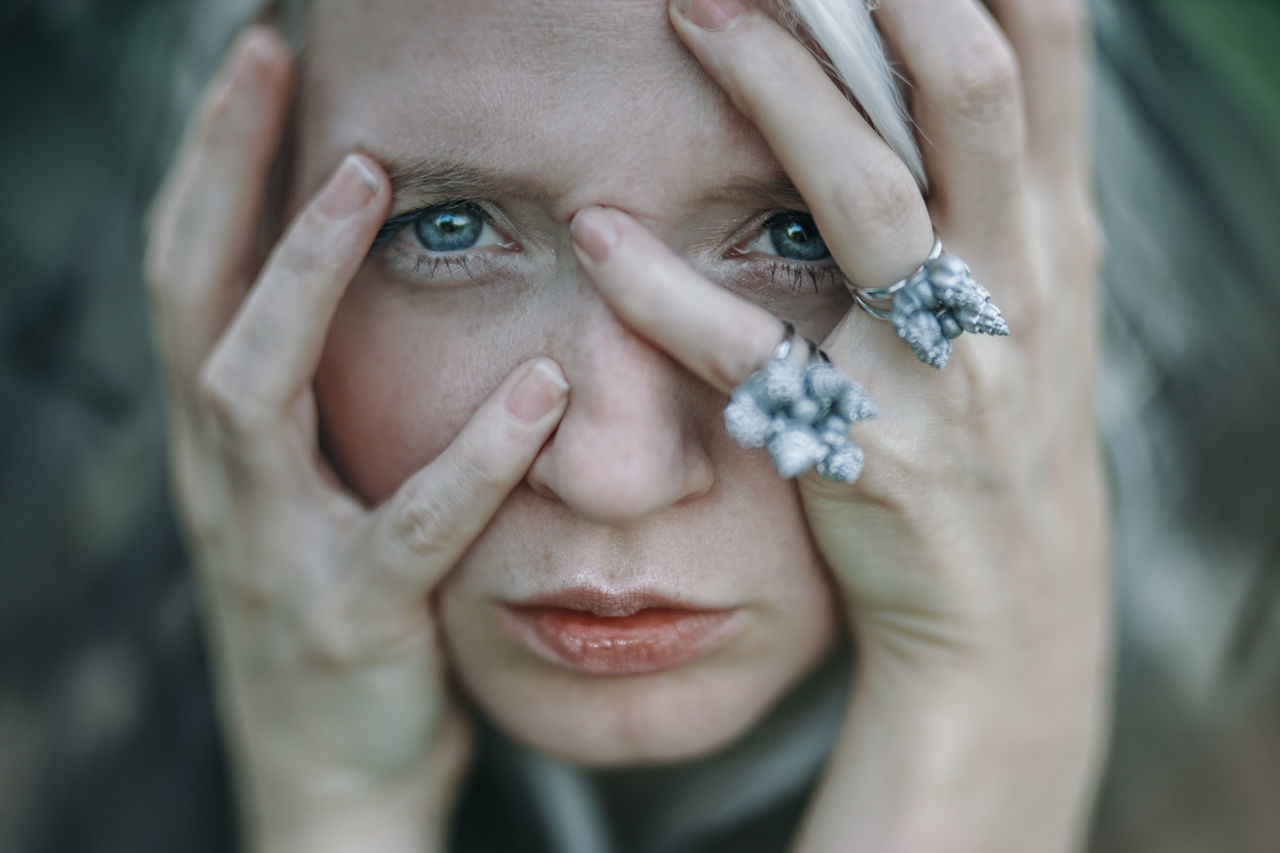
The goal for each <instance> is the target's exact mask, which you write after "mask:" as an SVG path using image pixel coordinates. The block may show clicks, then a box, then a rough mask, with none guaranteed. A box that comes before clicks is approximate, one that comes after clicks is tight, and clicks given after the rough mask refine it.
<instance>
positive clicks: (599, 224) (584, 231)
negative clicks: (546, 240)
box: [569, 207, 619, 263]
mask: <svg viewBox="0 0 1280 853" xmlns="http://www.w3.org/2000/svg"><path fill="white" fill-rule="evenodd" d="M609 219H610V217H609V214H608V213H606V212H605V211H604V210H603V209H602V208H599V207H584V208H583V209H582V210H579V211H578V212H577V213H575V214H574V215H573V221H572V222H570V223H569V234H570V235H572V237H573V242H574V244H575V245H576V246H577V247H578V248H579V249H581V250H582V251H584V252H586V253H587V257H589V258H591V260H593V261H595V262H596V263H601V262H602V261H604V259H605V258H607V257H609V252H611V251H613V247H614V246H616V245H618V236H619V235H618V228H617V226H616V225H614V224H613V223H612V222H610V221H609Z"/></svg>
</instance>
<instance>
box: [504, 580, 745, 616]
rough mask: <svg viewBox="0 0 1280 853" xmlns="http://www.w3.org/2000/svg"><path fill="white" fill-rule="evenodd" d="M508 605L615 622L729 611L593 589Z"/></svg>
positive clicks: (645, 593) (650, 595)
mask: <svg viewBox="0 0 1280 853" xmlns="http://www.w3.org/2000/svg"><path fill="white" fill-rule="evenodd" d="M507 604H508V606H510V607H562V608H564V609H566V610H581V611H583V612H584V613H590V614H592V615H594V616H604V617H613V618H618V617H623V616H630V615H632V614H633V613H639V612H640V611H641V610H648V609H650V608H662V609H664V610H690V611H695V610H702V611H708V610H724V609H727V608H722V607H704V606H699V605H697V604H691V603H689V602H687V601H681V600H679V599H677V598H672V597H671V596H669V595H663V594H662V593H659V592H653V591H650V590H607V589H601V588H599V587H591V586H576V587H572V588H570V589H564V590H560V591H558V592H550V593H546V594H543V595H538V596H534V597H533V598H526V599H523V600H521V601H511V602H507Z"/></svg>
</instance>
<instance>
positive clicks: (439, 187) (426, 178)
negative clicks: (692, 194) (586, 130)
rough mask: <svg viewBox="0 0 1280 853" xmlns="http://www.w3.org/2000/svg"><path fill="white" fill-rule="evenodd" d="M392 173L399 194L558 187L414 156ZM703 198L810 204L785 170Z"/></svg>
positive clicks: (472, 194)
mask: <svg viewBox="0 0 1280 853" xmlns="http://www.w3.org/2000/svg"><path fill="white" fill-rule="evenodd" d="M386 170H387V176H388V177H389V178H390V180H391V189H392V192H393V193H394V195H395V197H396V198H403V199H416V198H431V199H436V200H439V201H450V200H455V199H496V198H500V197H503V196H513V195H516V196H523V197H528V198H536V197H546V196H548V195H552V194H554V192H555V187H554V186H549V185H548V184H547V183H546V182H545V180H539V179H538V178H535V177H533V176H531V175H529V174H527V173H522V172H515V171H504V170H502V169H497V168H486V169H479V168H476V167H475V166H472V165H470V164H467V163H464V162H461V161H440V160H428V159H414V160H406V161H403V162H389V163H386ZM698 201H699V202H700V203H707V202H711V201H719V202H725V203H729V204H734V205H740V206H743V207H753V206H754V207H782V208H795V209H801V210H803V209H807V207H808V205H807V204H806V203H805V200H804V197H803V196H801V195H800V191H799V190H797V189H796V187H795V184H793V183H792V182H791V179H790V178H788V177H787V176H786V174H785V173H783V172H781V171H778V172H776V173H774V174H771V175H767V176H764V177H755V176H741V175H737V176H731V177H730V178H729V180H728V182H727V183H726V184H725V185H723V186H719V187H713V188H710V189H709V191H708V192H707V193H706V194H705V197H704V198H701V199H699V200H698Z"/></svg>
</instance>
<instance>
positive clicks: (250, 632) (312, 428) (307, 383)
mask: <svg viewBox="0 0 1280 853" xmlns="http://www.w3.org/2000/svg"><path fill="white" fill-rule="evenodd" d="M291 73H292V72H291V66H290V59H289V56H288V53H287V50H286V48H285V46H284V45H283V44H282V43H281V42H280V41H279V40H278V39H277V38H276V37H275V36H273V35H272V34H271V33H270V32H269V31H266V30H262V29H254V30H250V31H248V32H247V33H246V34H245V35H244V36H243V37H242V38H241V40H240V42H239V44H238V46H237V47H236V49H235V50H234V52H233V54H232V56H231V58H230V60H229V62H228V66H227V68H226V69H225V70H224V72H223V73H222V74H221V76H220V78H219V79H218V80H217V81H215V84H214V86H213V87H212V89H211V92H210V94H209V95H208V96H207V98H206V100H205V102H204V104H203V106H202V107H201V109H200V111H199V113H198V115H197V116H196V118H195V120H194V122H193V124H192V126H191V129H190V131H189V134H188V138H187V141H186V142H185V144H184V147H183V149H182V151H181V153H180V156H179V157H178V159H177V162H176V164H175V166H174V167H173V170H172V172H171V174H170V176H169V179H168V181H167V183H166V185H165V187H164V188H163V190H162V191H161V193H160V195H159V197H158V199H157V202H156V204H155V208H154V215H153V217H152V221H151V229H150V232H151V233H150V240H149V245H148V250H147V264H146V266H147V278H148V284H149V288H150V293H151V297H152V301H153V304H154V308H155V320H156V329H157V338H158V343H159V349H160V352H161V356H162V360H163V362H164V366H165V368H166V374H167V380H168V388H169V395H170V410H171V411H170V415H171V425H172V442H171V451H172V465H173V471H174V477H175V481H176V491H177V496H178V499H179V505H180V509H181V512H182V515H183V519H184V521H185V523H186V526H187V531H188V536H189V540H190V543H191V546H192V549H193V552H194V557H195V560H196V563H197V564H198V568H199V575H200V582H201V584H202V587H203V593H204V601H205V606H206V610H207V612H206V620H207V623H208V628H209V632H210V645H211V648H212V652H213V656H214V659H215V668H216V676H217V680H218V690H219V694H220V696H219V698H220V700H221V704H222V715H223V723H224V726H225V731H226V736H227V739H228V741H229V745H230V747H231V752H232V755H233V764H234V766H235V772H236V775H237V783H238V788H239V792H240V794H241V795H242V800H243V805H244V807H245V811H246V821H247V830H248V835H249V837H250V843H251V845H252V846H253V847H254V849H262V850H291V849H305V850H308V851H325V850H335V851H336V850H345V849H359V850H369V849H375V850H379V851H394V850H401V849H403V850H414V851H418V853H420V851H422V850H427V849H431V845H433V844H439V843H440V842H441V838H442V836H441V834H440V831H441V828H442V827H443V826H444V823H445V820H446V818H447V815H448V810H449V808H450V806H451V799H452V796H453V794H454V790H455V786H456V782H457V779H458V776H459V775H460V773H461V772H462V770H463V768H464V766H465V764H466V762H467V759H468V753H469V749H468V746H469V737H468V732H467V726H466V722H465V720H464V718H463V716H462V713H461V712H460V710H459V708H458V707H457V705H456V704H455V702H454V701H453V700H452V698H451V697H450V695H449V693H448V691H447V690H446V689H445V687H444V685H443V683H442V669H443V664H442V657H441V649H440V647H439V644H438V641H437V635H436V630H435V625H434V624H433V618H432V615H431V612H430V609H429V605H428V596H429V594H430V593H431V590H432V588H433V587H434V586H435V584H436V583H437V582H438V581H439V580H440V579H441V577H442V576H443V575H444V574H445V573H446V572H447V571H448V570H449V569H450V568H451V567H452V565H453V564H454V562H455V561H456V560H457V559H458V557H459V556H460V555H461V554H462V552H463V551H464V550H465V549H466V547H467V546H468V545H469V544H470V542H471V540H472V539H474V538H475V536H476V535H478V534H479V532H480V531H481V529H482V528H483V527H484V526H485V525H486V524H487V523H488V520H489V518H490V517H491V516H492V514H493V513H494V512H495V511H496V510H497V508H498V507H499V505H500V504H501V503H502V501H503V500H504V499H505V497H506V495H507V493H508V492H509V491H510V489H511V488H512V487H513V486H514V485H515V484H516V483H517V482H519V481H520V479H521V478H522V477H523V476H524V474H525V471H526V470H527V469H528V467H529V465H530V464H531V462H532V460H533V457H534V455H535V454H536V453H537V451H538V449H539V448H540V447H541V445H542V444H543V443H544V441H545V440H546V438H547V436H548V435H549V434H550V432H551V431H552V429H553V428H554V427H555V424H556V423H557V422H558V420H559V418H560V415H561V413H562V412H563V411H564V407H565V400H566V393H567V385H566V384H565V383H564V380H563V377H562V376H561V374H560V371H559V369H558V367H556V365H555V364H554V363H553V362H550V361H548V360H546V359H540V360H536V361H534V362H530V363H526V364H524V365H521V366H520V367H518V368H516V370H514V371H513V372H512V374H511V375H510V376H508V377H507V379H506V380H505V381H504V382H503V383H502V384H501V385H500V386H499V387H498V388H497V390H496V391H494V392H493V394H492V395H491V396H490V397H489V398H488V399H487V400H486V401H485V402H484V403H483V404H481V406H480V408H479V410H478V411H477V412H476V413H475V415H474V416H473V417H472V419H471V421H470V422H469V423H468V424H467V425H466V426H465V427H464V428H463V430H462V432H461V433H460V434H459V435H458V436H457V438H456V439H455V440H454V442H453V443H452V444H451V446H450V447H449V448H448V449H447V450H446V451H445V452H444V453H443V454H442V455H441V456H439V457H438V458H437V459H436V460H435V461H434V462H432V463H431V464H430V465H429V466H427V467H426V468H425V469H423V470H422V471H420V472H418V473H416V474H415V475H414V476H412V477H411V478H410V479H409V480H408V481H407V482H406V483H404V485H403V486H402V487H401V488H400V489H399V491H398V492H397V493H396V494H395V495H394V496H393V497H392V498H391V499H390V500H388V501H387V502H386V503H385V504H384V505H383V506H380V507H377V508H374V509H369V508H367V507H366V506H363V505H362V504H361V502H360V501H359V500H357V499H356V498H355V497H353V496H352V495H350V494H349V493H347V491H345V490H344V489H343V487H342V486H341V485H340V484H339V483H338V481H337V478H336V477H335V476H334V475H333V473H332V472H331V471H330V469H329V468H328V467H327V466H326V464H325V461H324V459H323V458H322V455H321V453H320V451H319V449H318V446H317V435H316V407H315V401H314V399H313V396H312V391H311V384H312V378H313V374H314V372H315V369H316V364H317V362H318V360H319V358H320V353H321V348H322V345H323V342H324V340H325V336H326V332H327V328H328V325H329V321H330V318H331V316H332V314H333V312H334V310H335V307H336V305H337V303H338V300H339V298H340V297H341V296H342V293H343V291H344V289H345V288H346V286H347V284H348V282H349V281H350V279H351V278H352V277H353V276H354V274H355V272H356V270H357V269H358V268H359V266H360V264H361V262H362V260H363V259H364V257H365V255H366V253H367V252H368V250H369V247H370V245H371V244H372V242H373V239H374V236H375V234H376V232H377V230H378V227H379V226H380V225H381V223H382V222H383V220H384V218H385V216H386V212H387V208H388V205H389V201H390V192H389V189H388V182H387V179H386V176H385V174H384V173H383V172H382V170H381V169H380V168H379V166H378V165H377V164H376V163H375V162H373V161H372V160H371V159H369V158H367V157H363V156H357V155H352V156H349V157H348V158H346V160H345V161H344V162H343V163H342V164H341V165H340V166H339V167H338V169H337V171H336V172H335V173H334V175H333V177H332V178H330V180H329V182H328V184H327V185H326V186H325V188H324V189H323V190H321V192H320V193H319V194H318V196H317V197H316V198H315V199H314V200H313V201H312V202H311V203H310V204H309V205H308V206H307V207H306V208H305V209H304V210H303V211H302V212H301V213H300V214H299V215H298V216H297V218H296V219H295V220H294V222H293V223H292V225H291V226H290V228H289V229H288V232H287V233H286V234H285V236H284V237H283V238H282V239H281V241H280V243H279V244H278V245H277V246H276V247H275V249H274V251H273V252H272V253H271V256H270V258H269V259H268V260H267V261H266V263H265V265H264V266H262V268H261V271H260V272H257V274H256V280H253V279H254V271H255V269H256V267H257V264H256V263H255V258H254V254H253V247H254V241H255V236H256V234H257V233H258V229H259V224H258V223H259V218H260V214H261V211H262V209H263V204H264V196H265V193H266V186H267V175H268V172H269V169H270V166H271V163H272V160H273V158H274V157H275V155H276V150H277V147H278V146H279V143H280V137H281V134H282V128H283V125H284V120H285V113H286V109H287V104H288V96H289V90H290V82H291ZM250 281H252V286H249V284H250Z"/></svg>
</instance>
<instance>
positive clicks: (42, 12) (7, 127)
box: [0, 0, 1280, 853]
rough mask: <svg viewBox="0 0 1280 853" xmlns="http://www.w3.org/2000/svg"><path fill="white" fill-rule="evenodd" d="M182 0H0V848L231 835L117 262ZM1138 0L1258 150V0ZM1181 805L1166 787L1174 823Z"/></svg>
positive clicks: (143, 191) (134, 240) (1274, 74)
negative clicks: (1233, 111) (1241, 122)
mask: <svg viewBox="0 0 1280 853" xmlns="http://www.w3.org/2000/svg"><path fill="white" fill-rule="evenodd" d="M1030 1H1031V2H1034V0H1030ZM213 2H226V3H230V2H231V0H213ZM197 5H206V4H197V3H195V2H192V0H7V2H5V3H3V4H2V5H0V114H2V115H3V116H4V119H3V121H0V186H3V187H4V188H5V190H6V198H5V203H4V205H3V206H2V207H0V259H3V263H4V267H5V275H4V276H3V278H2V279H0V412H3V415H2V416H0V563H2V566H0V850H15V851H16V850H22V851H35V850H42V851H45V850H47V851H76V853H82V851H90V850H92V851H104V853H106V851H116V850H119V851H126V850H127V851H131V853H132V851H153V850H161V849H179V848H178V847H175V846H173V845H172V843H170V844H169V845H168V846H166V841H165V840H166V839H167V840H169V841H170V842H172V840H173V839H184V838H185V839H187V841H186V842H185V843H183V844H182V846H181V848H180V849H184V850H187V851H192V853H197V851H206V850H207V851H215V850H226V849H230V846H231V843H230V840H229V836H228V827H227V825H226V818H227V815H228V814H229V810H230V806H229V804H228V802H227V799H226V786H225V779H224V778H223V777H222V775H221V773H222V766H221V761H220V752H219V747H218V744H217V741H216V736H215V734H214V726H213V720H212V703H211V701H210V698H209V696H208V693H207V680H206V678H205V676H204V674H203V672H202V670H201V669H200V664H199V662H200V661H202V659H203V658H202V656H201V654H200V641H199V637H198V634H197V633H196V631H195V627H194V626H195V615H194V614H195V609H196V608H195V603H194V601H193V599H192V596H191V592H190V589H189V587H188V585H187V581H186V575H185V571H184V570H183V568H182V563H183V559H184V558H183V552H182V548H181V545H180V544H179V542H178V540H177V537H176V533H175V528H174V523H173V520H172V518H171V516H170V510H169V507H168V504H167V501H166V499H165V490H164V469H163V454H162V451H161V446H162V442H161V427H160V400H159V397H158V393H157V388H156V382H155V377H154V365H153V363H152V359H151V356H150V347H149V344H148V341H147V335H146V332H147V322H146V315H145V307H144V299H143V295H142V291H141V288H140V285H139V273H138V265H139V255H140V252H141V222H142V218H143V212H144V210H145V207H146V204H147V202H148V200H149V198H150V196H151V194H152V193H153V191H154V188H155V185H156V182H157V181H158V179H159V175H160V173H161V170H162V169H163V166H164V162H165V160H167V158H168V155H169V152H170V150H171V148H172V145H173V142H174V135H175V134H174V131H175V125H174V121H173V119H174V115H175V109H174V107H175V105H177V104H181V103H182V102H183V101H184V99H185V98H186V97H187V96H189V94H190V93H191V91H193V89H194V88H195V86H196V85H197V84H198V80H195V79H187V80H183V79H177V75H179V74H181V73H182V71H181V69H182V68H184V67H187V66H189V65H190V66H194V67H196V68H201V67H202V62H195V63H187V62H184V63H178V62H176V58H177V56H178V54H179V52H181V51H185V50H186V49H187V48H188V46H189V42H188V41H186V37H187V32H186V25H187V21H188V18H189V15H190V14H191V10H192V9H193V8H194V7H195V6H197ZM1160 5H1161V7H1162V8H1165V9H1166V10H1167V11H1168V13H1169V14H1170V16H1171V20H1173V21H1174V22H1176V23H1177V24H1178V25H1179V26H1180V27H1181V29H1182V30H1183V31H1184V32H1185V33H1186V35H1187V37H1188V38H1189V40H1190V41H1191V42H1192V43H1193V46H1194V48H1195V49H1196V50H1197V51H1198V52H1199V53H1200V54H1201V55H1202V56H1203V57H1204V58H1205V59H1206V61H1207V62H1208V64H1209V65H1211V66H1212V67H1213V68H1215V69H1217V70H1219V71H1220V72H1221V74H1222V75H1223V77H1224V79H1225V80H1226V81H1228V82H1229V85H1230V90H1229V92H1230V96H1231V97H1233V98H1235V99H1236V100H1237V101H1238V103H1239V105H1240V106H1241V107H1242V109H1243V111H1244V113H1245V114H1246V116H1247V117H1248V118H1249V119H1250V120H1252V121H1253V122H1254V123H1255V124H1256V125H1257V126H1258V127H1259V129H1260V131H1261V132H1262V133H1264V134H1266V136H1267V138H1268V139H1269V140H1270V141H1271V143H1272V150H1273V151H1280V50H1277V47H1276V46H1277V45H1280V2H1276V0H1217V2H1209V1H1208V0H1160ZM214 41H216V39H215V40H214ZM206 58H209V57H201V59H202V61H203V59H206ZM205 64H207V63H205ZM187 73H189V74H195V75H196V76H197V77H198V75H199V73H200V72H199V71H194V72H192V71H188V72H187ZM1257 225H1258V227H1259V228H1262V229H1265V228H1272V229H1274V226H1275V223H1258V224H1257ZM1273 274H1274V273H1273ZM1175 343H1176V344H1178V345H1179V346H1180V345H1181V341H1177V342H1175ZM1173 351H1174V350H1173V349H1171V352H1173ZM1174 354H1175V355H1176V352H1174ZM1230 367H1231V366H1230V365H1228V366H1227V367H1225V368H1224V375H1226V373H1225V371H1226V369H1229V368H1230ZM1246 369H1247V367H1246ZM1222 387H1223V394H1224V396H1226V395H1234V396H1233V397H1232V399H1230V400H1226V399H1224V400H1222V401H1211V404H1210V405H1209V406H1207V408H1211V409H1212V410H1213V411H1214V412H1216V413H1217V414H1219V415H1221V413H1222V412H1224V411H1228V410H1229V407H1230V405H1233V404H1237V403H1238V404H1241V405H1244V404H1250V400H1251V398H1244V397H1240V396H1239V395H1238V394H1235V391H1236V389H1238V388H1239V384H1238V383H1236V384H1232V383H1228V382H1224V383H1223V385H1222ZM1275 392H1276V389H1275V388H1259V389H1256V390H1255V391H1251V393H1256V394H1258V395H1267V394H1269V395H1274V394H1275ZM1201 403H1203V401H1201ZM1225 438H1232V439H1234V437H1233V436H1225V437H1224V440H1225ZM1273 438H1274V436H1271V437H1269V440H1270V439H1273ZM1273 446H1274V444H1273ZM1188 455H1189V454H1188ZM1220 503H1221V504H1222V505H1223V506H1224V507H1225V508H1226V510H1225V512H1226V513H1227V514H1230V515H1234V516H1235V517H1237V518H1239V517H1241V516H1242V515H1243V513H1244V511H1245V509H1247V508H1244V509H1242V508H1239V507H1236V506H1235V505H1234V504H1233V503H1232V502H1231V501H1229V500H1225V499H1224V500H1222V501H1220ZM1253 509H1254V511H1255V512H1256V511H1261V510H1260V509H1259V507H1257V506H1255V507H1253ZM1261 509H1262V510H1265V509H1266V508H1265V507H1263V508H1261ZM1272 568H1273V569H1275V571H1273V572H1272V574H1271V577H1273V578H1274V577H1280V566H1273V567H1272ZM1259 600H1261V597H1260V599H1259ZM1272 606H1273V607H1274V604H1272ZM139 720H143V721H145V723H146V725H145V727H143V726H141V725H139V722H138V721H139ZM1142 724H1143V725H1148V724H1147V723H1146V722H1145V721H1142ZM1250 725H1253V726H1256V728H1257V730H1258V731H1257V733H1256V736H1249V737H1246V736H1243V735H1242V738H1241V739H1240V740H1239V741H1238V743H1239V745H1240V747H1239V748H1240V749H1241V750H1242V751H1243V752H1249V751H1250V750H1253V752H1252V753H1251V754H1250V755H1244V756H1243V758H1244V759H1250V758H1252V759H1253V760H1254V761H1255V762H1258V761H1260V756H1264V755H1265V754H1266V753H1263V752H1260V751H1258V750H1257V749H1256V746H1257V744H1260V743H1264V742H1265V741H1266V739H1267V738H1268V737H1270V738H1271V739H1272V740H1273V741H1274V738H1275V722H1274V721H1273V720H1258V721H1256V722H1253V721H1251V722H1250ZM1148 727H1150V726H1148ZM1240 731H1241V732H1244V733H1246V734H1247V733H1248V732H1249V731H1250V729H1248V728H1247V727H1243V726H1242V727H1241V728H1240ZM1201 760H1202V761H1204V762H1205V763H1206V765H1207V766H1204V767H1199V766H1193V767H1191V768H1190V771H1188V770H1187V768H1185V767H1184V768H1181V769H1180V770H1179V769H1178V768H1175V770H1177V771H1178V772H1182V773H1183V775H1182V776H1179V777H1178V778H1180V779H1188V780H1189V779H1192V778H1193V777H1194V778H1198V777H1199V776H1201V775H1203V776H1204V777H1205V778H1213V773H1214V768H1213V766H1211V765H1212V762H1213V761H1231V760H1233V756H1231V755H1228V754H1226V753H1225V752H1223V751H1221V750H1219V751H1218V752H1216V753H1214V754H1213V755H1210V756H1209V757H1202V759H1201ZM1238 763H1240V764H1241V766H1245V765H1247V763H1248V762H1247V760H1246V761H1241V762H1238ZM1160 770H1161V771H1162V772H1167V771H1169V770H1170V768H1169V767H1168V766H1167V765H1161V767H1160ZM1257 778H1258V779H1259V780H1260V785H1259V786H1258V788H1257V790H1256V791H1255V790H1253V789H1248V790H1246V789H1244V788H1238V787H1235V786H1223V787H1222V790H1221V791H1220V792H1218V793H1219V796H1220V797H1222V798H1226V799H1230V798H1232V797H1236V796H1243V797H1244V798H1246V799H1247V798H1248V796H1249V795H1250V794H1256V795H1257V796H1260V797H1265V796H1271V797H1273V796H1274V793H1273V791H1274V785H1275V783H1276V769H1275V767H1270V768H1267V767H1261V766H1260V767H1259V768H1258V771H1257ZM1126 781H1127V780H1126ZM1202 795H1203V790H1202V789H1199V788H1195V787H1194V786H1190V787H1188V789H1187V794H1186V797H1187V802H1188V806H1187V809H1186V819H1187V820H1188V821H1193V820H1194V818H1195V817H1196V816H1197V815H1198V814H1199V812H1197V809H1196V802H1195V798H1196V797H1198V796H1202ZM1201 805H1202V806H1203V804H1201ZM1152 808H1153V809H1154V806H1153V807H1152ZM1231 808H1232V804H1231V803H1230V802H1225V800H1224V802H1223V803H1222V804H1221V805H1220V813H1221V814H1227V815H1230V814H1231ZM1159 814H1160V819H1162V820H1163V819H1166V818H1165V813H1164V812H1160V813H1159ZM1219 828H1220V827H1218V826H1217V825H1214V826H1212V827H1210V829H1219ZM1202 831H1205V830H1202ZM1188 837H1191V836H1188ZM1204 841H1205V845H1204V846H1202V847H1199V848H1196V849H1225V848H1224V847H1222V846H1220V845H1219V846H1215V845H1214V844H1213V839H1212V838H1206V839H1204ZM1139 846H1140V845H1133V846H1131V847H1129V848H1128V849H1138V848H1139ZM1172 849H1173V848H1172V847H1166V848H1163V849H1162V853H1167V851H1169V850H1172ZM1178 849H1190V848H1178ZM1232 849H1238V850H1240V849H1246V848H1244V847H1241V846H1233V847H1232Z"/></svg>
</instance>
